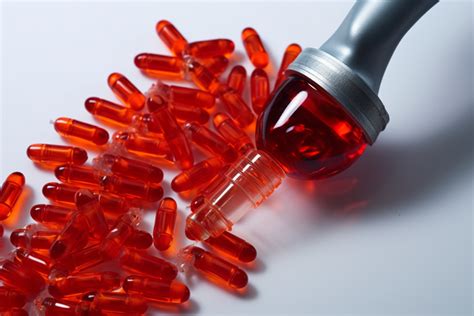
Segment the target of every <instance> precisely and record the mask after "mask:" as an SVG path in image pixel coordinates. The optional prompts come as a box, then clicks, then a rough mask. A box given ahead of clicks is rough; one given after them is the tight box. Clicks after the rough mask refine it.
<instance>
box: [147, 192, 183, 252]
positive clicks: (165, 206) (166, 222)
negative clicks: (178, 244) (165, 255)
mask: <svg viewBox="0 0 474 316" xmlns="http://www.w3.org/2000/svg"><path fill="white" fill-rule="evenodd" d="M177 207H178V206H177V204H176V201H175V200H173V199H172V198H164V199H163V200H161V202H160V205H159V206H158V210H157V211H156V215H155V226H154V227H153V241H154V244H155V248H156V249H158V250H160V251H164V250H166V249H168V248H169V247H170V246H171V242H172V241H173V236H174V233H173V232H174V225H175V223H176V216H177Z"/></svg>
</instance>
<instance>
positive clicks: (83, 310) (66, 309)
mask: <svg viewBox="0 0 474 316" xmlns="http://www.w3.org/2000/svg"><path fill="white" fill-rule="evenodd" d="M90 304H91V303H90V302H87V301H79V302H78V301H68V300H58V299H55V298H52V297H46V298H44V299H43V300H42V301H41V306H40V307H39V309H40V310H41V311H42V312H43V313H44V315H45V316H76V315H77V316H79V315H91V313H90V311H91V308H90Z"/></svg>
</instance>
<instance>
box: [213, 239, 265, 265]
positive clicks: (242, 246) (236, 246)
mask: <svg viewBox="0 0 474 316" xmlns="http://www.w3.org/2000/svg"><path fill="white" fill-rule="evenodd" d="M204 243H205V244H206V245H210V246H211V247H212V248H213V249H215V250H218V251H220V252H221V253H224V254H225V255H227V256H229V257H231V258H232V259H236V260H239V261H241V262H252V261H253V260H255V258H256V257H257V250H256V249H255V247H254V246H252V245H251V244H249V243H248V242H246V241H245V240H243V239H242V238H239V237H237V236H235V235H233V234H231V233H229V232H224V233H222V234H221V235H220V236H219V237H210V238H208V239H206V240H205V241H204Z"/></svg>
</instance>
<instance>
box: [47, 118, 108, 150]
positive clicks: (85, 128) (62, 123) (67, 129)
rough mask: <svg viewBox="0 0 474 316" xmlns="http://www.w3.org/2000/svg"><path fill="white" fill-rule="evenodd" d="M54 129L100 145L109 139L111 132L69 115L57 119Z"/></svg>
mask: <svg viewBox="0 0 474 316" xmlns="http://www.w3.org/2000/svg"><path fill="white" fill-rule="evenodd" d="M54 129H55V130H56V131H57V132H58V134H59V135H61V136H63V137H72V138H78V139H81V140H82V141H86V142H91V143H93V144H96V145H98V146H102V145H105V144H106V143H107V142H108V141H109V133H108V132H107V131H106V130H105V129H103V128H101V127H98V126H95V125H91V124H88V123H84V122H81V121H77V120H74V119H71V118H67V117H60V118H58V119H56V121H54Z"/></svg>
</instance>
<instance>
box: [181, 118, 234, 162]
mask: <svg viewBox="0 0 474 316" xmlns="http://www.w3.org/2000/svg"><path fill="white" fill-rule="evenodd" d="M184 128H185V129H186V131H188V132H189V134H190V138H191V139H192V141H193V143H195V144H196V145H197V146H199V148H200V149H203V150H204V151H205V152H207V153H209V154H211V155H213V156H218V157H220V158H221V159H222V160H224V161H225V162H226V163H231V162H233V161H235V160H236V159H237V152H236V151H235V149H234V147H232V145H231V144H229V143H227V142H226V141H225V139H223V138H222V137H221V136H220V135H219V134H216V133H215V132H213V131H211V130H210V129H208V128H207V127H205V126H201V125H197V124H195V123H187V124H186V125H185V127H184Z"/></svg>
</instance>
